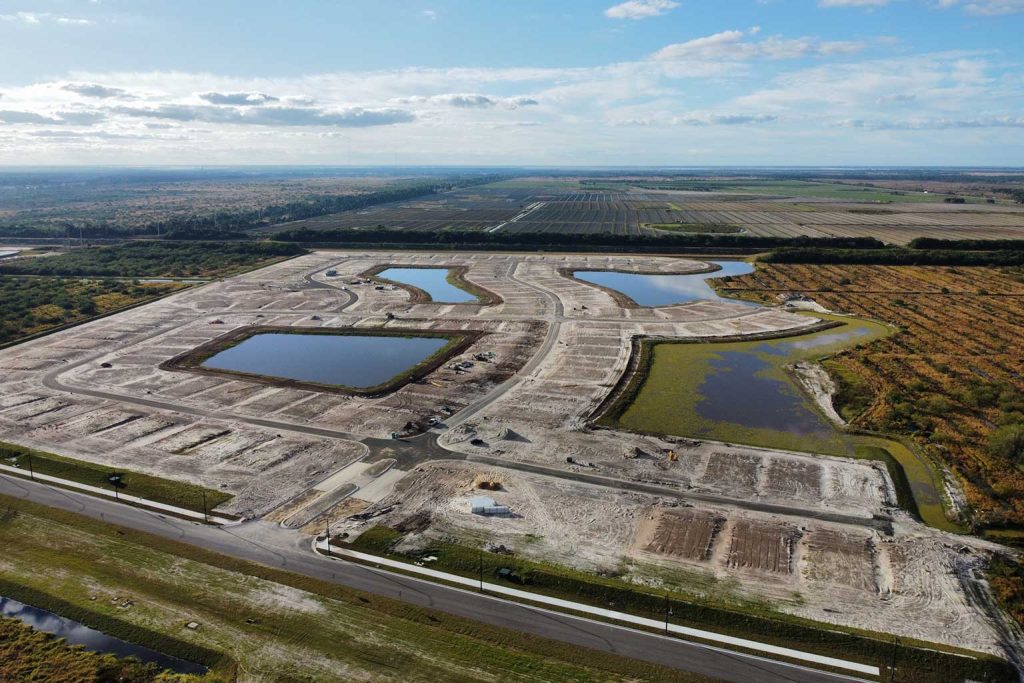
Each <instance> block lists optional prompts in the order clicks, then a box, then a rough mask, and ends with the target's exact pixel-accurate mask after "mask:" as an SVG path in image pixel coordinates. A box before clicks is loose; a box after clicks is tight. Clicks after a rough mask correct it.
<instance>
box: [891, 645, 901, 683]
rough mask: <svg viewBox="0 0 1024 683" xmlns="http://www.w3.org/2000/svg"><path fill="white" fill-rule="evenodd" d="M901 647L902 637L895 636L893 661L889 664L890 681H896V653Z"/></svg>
mask: <svg viewBox="0 0 1024 683" xmlns="http://www.w3.org/2000/svg"><path fill="white" fill-rule="evenodd" d="M899 646H900V637H899V636H893V639H892V661H891V662H889V680H890V681H895V680H896V651H897V650H898V649H899Z"/></svg>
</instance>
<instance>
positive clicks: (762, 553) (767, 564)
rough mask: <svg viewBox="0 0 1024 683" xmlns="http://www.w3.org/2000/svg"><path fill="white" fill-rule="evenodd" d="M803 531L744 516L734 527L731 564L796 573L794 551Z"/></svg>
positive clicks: (789, 525) (747, 567)
mask: <svg viewBox="0 0 1024 683" xmlns="http://www.w3.org/2000/svg"><path fill="white" fill-rule="evenodd" d="M799 538H800V533H799V531H798V530H797V528H796V527H795V526H793V525H791V524H785V523H782V522H760V521H755V520H750V519H740V520H737V521H736V523H735V524H734V525H733V527H732V539H731V544H730V546H729V562H728V564H729V566H730V567H732V568H740V569H756V570H760V571H766V572H772V573H774V574H792V573H793V551H794V549H795V546H796V542H797V540H799Z"/></svg>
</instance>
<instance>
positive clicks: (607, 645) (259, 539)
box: [0, 475, 861, 683]
mask: <svg viewBox="0 0 1024 683" xmlns="http://www.w3.org/2000/svg"><path fill="white" fill-rule="evenodd" d="M0 493H3V494H6V495H10V496H14V497H18V498H24V499H27V500H31V501H34V502H36V503H40V504H43V505H47V506H50V507H54V508H60V509H64V510H69V511H72V512H77V513H79V514H83V515H86V516H89V517H92V518H95V519H102V520H105V521H107V522H110V523H113V524H119V525H121V526H125V527H129V528H132V529H137V530H139V531H144V532H148V533H151V534H154V535H156V536H161V537H164V538H169V539H173V540H176V541H180V542H184V543H189V544H191V545H195V546H197V547H201V548H204V549H206V550H210V551H214V552H218V553H221V554H223V555H229V556H232V557H235V558H239V559H243V560H249V561H252V562H257V563H260V564H263V565H267V566H271V567H277V568H283V569H286V570H288V571H292V572H295V573H297V574H304V575H306V576H310V577H314V578H317V579H321V580H324V581H331V582H334V583H337V584H340V585H344V586H348V587H351V588H355V589H358V590H362V591H365V592H368V593H373V594H376V595H382V596H386V597H390V598H395V599H398V600H402V601H404V602H407V603H411V604H415V605H419V606H423V607H431V608H434V609H437V610H440V611H442V612H446V613H448V614H453V615H457V616H460V617H465V618H468V619H473V620H475V621H479V622H483V623H487V624H491V625H494V626H502V627H506V628H510V629H513V630H516V631H520V632H523V633H530V634H533V635H537V636H542V637H546V638H551V639H554V640H559V641H562V642H565V643H570V644H573V645H578V646H582V647H587V648H592V649H595V650H602V651H605V652H611V653H615V654H617V655H620V656H623V657H630V658H634V659H639V660H644V661H647V662H652V663H655V664H660V665H663V666H668V667H671V668H674V669H678V670H681V671H690V672H694V673H699V674H703V675H705V676H711V677H713V678H718V679H722V680H726V681H736V682H737V683H748V682H749V681H759V682H761V681H764V682H771V683H776V682H783V681H785V682H792V683H805V682H806V683H812V682H813V683H818V682H834V681H853V680H861V679H856V678H853V677H848V676H842V675H836V674H831V673H826V672H821V671H816V670H813V669H808V668H804V667H799V666H793V665H789V664H785V663H782V662H775V661H771V660H768V659H762V658H759V657H752V656H748V655H743V654H738V653H735V652H729V651H726V650H721V649H718V648H713V647H708V646H704V645H698V644H695V643H688V642H686V641H682V640H678V639H675V638H667V637H664V636H659V635H654V634H650V633H645V632H642V631H636V630H633V629H630V628H625V627H620V626H615V625H611V624H605V623H601V622H596V621H591V620H589V619H583V618H579V617H574V616H570V615H566V614H560V613H557V612H552V611H549V610H544V609H540V608H535V607H530V606H526V605H520V604H518V603H514V602H508V601H505V600H501V599H498V598H494V597H491V596H488V595H483V594H479V593H474V592H471V591H465V590H461V589H457V588H450V587H447V586H442V585H438V584H434V583H430V582H427V581H422V580H419V579H414V578H411V577H407V576H403V575H400V574H393V573H391V572H386V571H383V570H378V569H374V568H371V567H365V566H362V565H355V564H350V563H348V562H344V561H340V560H337V559H328V558H324V557H321V556H319V555H315V554H313V553H311V552H310V548H309V545H308V539H305V538H304V537H302V536H299V535H298V534H296V533H294V532H293V531H288V530H285V529H282V528H281V527H279V526H277V525H274V524H270V523H267V522H249V523H246V524H243V525H240V526H236V527H207V526H203V525H199V524H193V523H190V522H186V521H182V520H178V519H175V518H169V517H164V516H163V515H159V514H156V513H153V512H149V511H146V510H141V509H139V508H134V507H130V506H128V505H121V504H118V503H116V502H113V501H107V500H103V499H99V498H92V497H90V496H85V495H82V494H78V493H74V492H71V491H65V490H62V489H55V488H51V487H48V486H45V485H42V484H38V483H34V482H30V481H25V480H21V479H17V478H13V477H8V476H6V475H0ZM40 542H41V543H44V542H45V539H40Z"/></svg>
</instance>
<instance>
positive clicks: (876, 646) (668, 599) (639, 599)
mask: <svg viewBox="0 0 1024 683" xmlns="http://www.w3.org/2000/svg"><path fill="white" fill-rule="evenodd" d="M402 537H403V534H402V533H400V532H398V531H395V530H393V529H389V528H386V527H379V526H378V527H373V528H371V529H369V530H367V531H365V532H363V534H361V535H360V536H359V538H358V539H356V541H355V542H354V543H352V544H351V546H352V547H353V548H354V549H356V550H360V551H362V552H368V553H373V554H378V555H386V556H389V557H391V558H392V559H398V560H403V561H407V562H415V561H420V560H421V559H422V558H424V557H428V556H430V557H434V558H436V559H435V560H432V561H431V562H430V567H431V568H433V569H438V570H441V571H447V572H450V573H453V574H458V575H461V576H466V577H471V578H477V577H478V576H481V575H482V577H483V579H484V580H485V581H490V582H501V581H508V582H509V583H510V584H511V585H513V586H521V587H523V588H526V589H527V590H530V591H533V592H536V593H542V594H545V595H550V596H554V597H559V598H564V599H568V600H574V601H577V602H582V603H586V604H591V605H595V606H598V607H611V608H613V609H616V610H619V611H623V612H627V613H631V614H636V615H639V616H643V617H648V618H652V619H659V620H660V619H664V618H665V614H666V611H668V613H669V614H670V615H671V616H670V620H671V622H672V623H675V624H680V625H685V626H691V627H695V628H700V629H706V630H712V631H716V632H718V633H725V634H729V635H733V636H738V637H741V638H752V639H754V640H758V641H761V642H765V643H771V644H774V645H780V646H783V647H791V648H796V649H799V650H805V651H809V652H815V653H818V654H823V655H827V656H833V657H839V658H842V659H848V660H853V661H859V662H863V663H868V664H875V665H880V666H881V668H882V673H883V675H882V679H883V680H894V681H908V682H909V681H929V682H931V681H961V680H964V679H966V678H971V679H975V680H992V681H996V680H1006V681H1010V680H1014V674H1013V673H1012V671H1011V669H1010V668H1009V666H1008V665H1006V664H1005V663H1002V662H1000V661H998V660H996V659H994V658H991V657H987V656H985V655H977V656H976V657H975V655H973V654H972V653H969V652H967V651H965V650H958V649H955V648H945V647H943V646H937V645H934V644H931V643H923V642H915V641H912V640H907V639H901V641H900V645H899V646H898V647H897V648H894V647H893V642H892V640H891V638H890V637H889V636H885V635H881V634H873V633H869V632H866V631H858V630H857V629H850V628H844V627H840V626H836V625H834V624H829V625H827V626H826V627H822V626H823V625H822V624H818V623H815V622H813V621H810V620H808V619H802V618H799V617H794V616H791V615H786V614H782V613H780V612H778V611H776V610H775V609H774V607H773V606H772V605H771V604H767V603H758V602H754V601H751V600H737V599H736V598H735V597H732V599H728V598H725V597H724V594H720V593H716V592H712V594H711V597H709V596H708V595H705V596H702V597H698V596H696V595H694V594H693V593H692V592H690V591H692V590H693V586H692V585H691V584H690V583H689V582H688V581H687V582H684V583H682V584H676V585H673V586H672V589H671V593H670V594H669V595H666V594H665V593H664V592H661V591H657V590H654V589H651V588H649V587H646V588H645V587H640V586H637V585H635V584H631V583H629V582H627V581H623V580H621V579H619V578H618V577H614V576H595V575H593V574H589V573H585V572H580V571H576V570H573V569H570V568H567V567H563V566H558V565H552V564H546V563H543V562H538V561H534V560H527V559H525V558H522V557H517V556H509V555H505V554H498V553H490V552H481V551H480V550H479V549H477V548H470V547H466V546H462V545H456V544H453V543H447V542H443V541H433V542H431V543H430V544H429V545H427V546H426V547H420V548H418V549H417V550H415V551H413V552H411V553H409V554H405V553H400V552H395V551H394V550H393V548H394V546H395V545H396V544H397V543H398V542H399V541H400V540H401V539H402ZM500 569H506V570H511V572H512V574H511V576H510V577H509V578H508V579H502V578H499V575H498V571H499V570H500ZM645 571H646V567H645ZM669 585H672V584H669ZM894 657H895V662H896V667H895V671H893V670H892V669H890V666H891V662H892V661H893V658H894Z"/></svg>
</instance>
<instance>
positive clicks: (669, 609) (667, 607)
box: [665, 593, 672, 636]
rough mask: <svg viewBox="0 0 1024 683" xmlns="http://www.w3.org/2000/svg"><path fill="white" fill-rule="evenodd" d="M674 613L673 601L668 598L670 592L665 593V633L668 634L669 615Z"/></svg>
mask: <svg viewBox="0 0 1024 683" xmlns="http://www.w3.org/2000/svg"><path fill="white" fill-rule="evenodd" d="M670 614H672V607H671V603H670V602H669V600H668V593H665V635H666V636H667V635H668V617H669V615H670Z"/></svg>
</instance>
